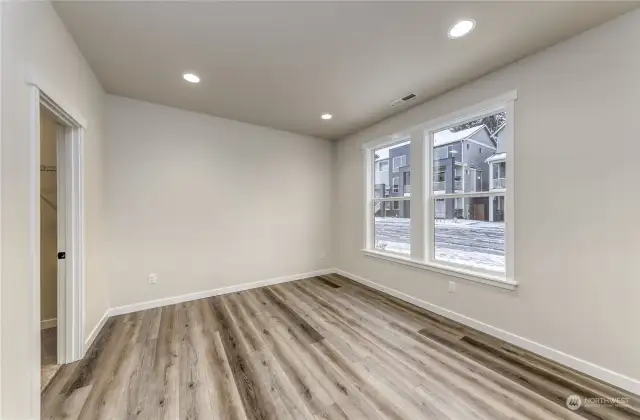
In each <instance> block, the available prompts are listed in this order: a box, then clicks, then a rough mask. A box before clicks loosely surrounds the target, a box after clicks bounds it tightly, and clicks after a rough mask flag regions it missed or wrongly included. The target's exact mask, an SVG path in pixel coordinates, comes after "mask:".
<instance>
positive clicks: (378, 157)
mask: <svg viewBox="0 0 640 420" xmlns="http://www.w3.org/2000/svg"><path fill="white" fill-rule="evenodd" d="M373 159H374V165H373V172H374V173H373V183H374V185H373V197H374V198H385V197H409V196H410V195H411V176H410V174H411V167H410V165H409V163H410V162H411V143H410V142H409V141H406V142H402V143H399V144H394V145H393V146H390V147H385V148H382V149H378V150H375V151H374V152H373Z"/></svg>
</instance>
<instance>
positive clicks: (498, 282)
mask: <svg viewBox="0 0 640 420" xmlns="http://www.w3.org/2000/svg"><path fill="white" fill-rule="evenodd" d="M362 252H363V253H364V254H365V255H367V256H369V257H374V258H380V259H382V260H387V261H391V262H394V263H397V264H403V265H408V266H410V267H416V268H421V269H423V270H429V271H434V272H436V273H440V274H446V275H449V276H453V277H458V278H461V279H465V280H469V281H474V282H476V283H482V284H487V285H489V286H494V287H499V288H501V289H507V290H516V289H517V288H518V283H517V282H515V281H512V280H507V279H505V278H503V277H500V276H494V275H491V274H482V273H477V272H474V271H471V270H465V269H462V268H454V267H450V266H447V265H444V264H438V263H433V262H424V261H416V260H412V259H411V258H408V257H403V256H400V255H392V254H389V253H388V252H380V251H373V250H370V249H363V250H362Z"/></svg>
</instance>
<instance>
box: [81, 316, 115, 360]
mask: <svg viewBox="0 0 640 420" xmlns="http://www.w3.org/2000/svg"><path fill="white" fill-rule="evenodd" d="M110 316H111V309H107V310H106V312H105V313H104V315H102V318H100V321H98V323H97V324H96V326H95V327H93V330H91V333H90V334H89V337H87V339H86V340H85V341H84V352H83V356H84V354H86V353H87V350H89V347H91V345H92V344H93V342H94V341H95V339H96V337H97V336H98V333H99V332H100V330H102V327H104V324H105V323H106V322H107V319H109V317H110Z"/></svg>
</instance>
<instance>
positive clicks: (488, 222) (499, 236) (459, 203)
mask: <svg viewBox="0 0 640 420" xmlns="http://www.w3.org/2000/svg"><path fill="white" fill-rule="evenodd" d="M433 204H434V216H435V220H434V225H435V229H434V232H435V235H434V236H435V247H434V255H433V257H434V260H435V261H436V262H444V263H453V264H458V265H462V266H466V267H468V268H479V269H483V270H488V271H494V272H497V273H498V272H502V273H503V272H504V271H505V257H504V196H499V197H481V198H478V197H473V198H469V197H466V198H446V199H434V200H433Z"/></svg>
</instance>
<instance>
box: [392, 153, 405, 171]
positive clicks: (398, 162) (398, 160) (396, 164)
mask: <svg viewBox="0 0 640 420" xmlns="http://www.w3.org/2000/svg"><path fill="white" fill-rule="evenodd" d="M403 166H407V155H402V156H394V158H393V172H398V171H399V170H400V168H402V167H403Z"/></svg>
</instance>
